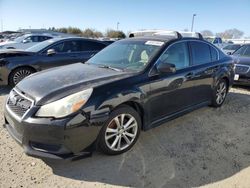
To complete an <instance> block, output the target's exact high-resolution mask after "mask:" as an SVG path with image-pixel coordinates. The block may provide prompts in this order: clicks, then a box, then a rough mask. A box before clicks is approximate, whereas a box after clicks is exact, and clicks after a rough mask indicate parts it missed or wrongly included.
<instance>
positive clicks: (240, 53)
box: [234, 45, 248, 55]
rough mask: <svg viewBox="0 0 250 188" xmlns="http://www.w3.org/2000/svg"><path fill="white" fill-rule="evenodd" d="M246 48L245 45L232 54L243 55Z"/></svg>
mask: <svg viewBox="0 0 250 188" xmlns="http://www.w3.org/2000/svg"><path fill="white" fill-rule="evenodd" d="M247 47H248V46H247V45H245V46H242V47H240V48H239V49H238V50H237V51H235V52H234V55H244V54H245V51H246V50H247Z"/></svg>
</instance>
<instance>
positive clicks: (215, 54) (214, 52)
mask: <svg viewBox="0 0 250 188" xmlns="http://www.w3.org/2000/svg"><path fill="white" fill-rule="evenodd" d="M210 52H211V58H212V61H218V52H217V50H216V49H215V48H214V47H212V46H210Z"/></svg>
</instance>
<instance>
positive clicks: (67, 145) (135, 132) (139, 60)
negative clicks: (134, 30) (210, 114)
mask: <svg viewBox="0 0 250 188" xmlns="http://www.w3.org/2000/svg"><path fill="white" fill-rule="evenodd" d="M233 78H234V64H233V60H232V58H231V57H229V56H226V55H225V54H224V53H223V52H221V51H220V50H219V49H218V48H216V47H215V46H213V45H212V44H210V43H208V42H206V41H204V40H202V39H195V38H185V37H182V36H181V35H180V34H179V33H178V34H177V36H175V37H174V36H172V35H171V36H152V37H145V38H144V37H140V38H139V37H138V38H136V37H135V38H131V39H124V40H120V41H117V42H115V43H113V44H111V45H110V46H108V47H107V48H105V49H103V50H102V51H100V52H99V53H98V54H96V55H95V56H94V57H92V58H91V59H90V60H88V61H87V63H85V64H82V63H76V64H74V65H68V66H63V67H58V68H54V69H50V70H47V71H43V72H40V73H37V74H34V75H31V76H30V77H28V78H25V79H24V80H22V81H21V82H20V83H18V84H17V85H16V87H15V88H14V89H13V90H12V91H11V93H10V95H9V97H8V99H7V102H6V105H5V110H4V114H5V127H6V128H7V130H8V132H9V133H10V135H12V136H13V138H14V139H15V140H16V141H17V142H19V143H20V144H21V145H22V146H23V148H24V150H25V152H26V153H27V154H28V155H32V156H39V157H50V158H57V159H61V158H71V157H73V158H74V156H76V157H77V156H79V155H83V154H88V153H91V151H92V150H93V149H94V148H95V147H98V148H99V149H100V150H101V151H102V152H104V153H106V154H109V155H115V154H121V153H123V152H126V151H128V150H129V149H130V148H132V146H133V145H134V144H135V143H136V141H137V139H138V137H139V134H140V131H141V130H148V129H150V128H153V127H155V126H158V125H160V124H162V123H163V122H166V121H168V120H171V119H173V118H175V117H178V116H180V115H183V114H185V113H187V112H190V111H192V110H194V109H197V108H199V107H202V106H206V105H211V106H213V107H220V106H221V105H222V104H223V102H224V101H225V99H226V96H227V92H228V90H229V88H230V87H231V85H232V83H233ZM180 137H181V135H180Z"/></svg>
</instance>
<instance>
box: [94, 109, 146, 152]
mask: <svg viewBox="0 0 250 188" xmlns="http://www.w3.org/2000/svg"><path fill="white" fill-rule="evenodd" d="M122 117H123V123H122ZM117 122H119V123H118V124H121V126H120V127H119V126H118V124H117ZM129 122H130V123H129ZM127 123H129V124H128V125H126V124H127ZM141 124H142V123H141V117H140V116H139V114H138V113H137V112H136V111H135V110H134V109H133V108H131V107H129V106H127V105H123V106H121V107H118V108H117V109H115V110H114V111H113V112H112V113H111V114H110V117H109V119H108V120H107V122H106V123H105V125H104V126H103V127H102V129H101V131H100V134H99V139H98V146H99V148H100V150H101V151H102V152H103V153H105V154H107V155H118V154H121V153H124V152H126V151H128V150H129V149H131V148H132V147H133V145H134V144H135V143H136V141H137V139H138V137H139V135H140V130H141ZM125 126H126V127H127V129H126V127H125ZM129 127H130V128H129ZM119 146H120V147H119Z"/></svg>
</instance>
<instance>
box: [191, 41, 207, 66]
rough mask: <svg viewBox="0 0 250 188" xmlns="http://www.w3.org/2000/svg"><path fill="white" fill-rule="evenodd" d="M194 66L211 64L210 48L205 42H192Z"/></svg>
mask: <svg viewBox="0 0 250 188" xmlns="http://www.w3.org/2000/svg"><path fill="white" fill-rule="evenodd" d="M190 45H191V54H192V58H193V65H200V64H204V63H209V62H211V55H210V47H209V45H208V44H206V43H203V42H190Z"/></svg>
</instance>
